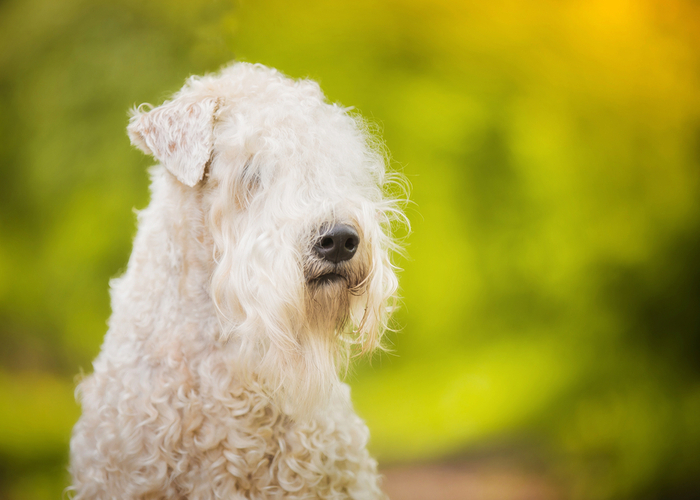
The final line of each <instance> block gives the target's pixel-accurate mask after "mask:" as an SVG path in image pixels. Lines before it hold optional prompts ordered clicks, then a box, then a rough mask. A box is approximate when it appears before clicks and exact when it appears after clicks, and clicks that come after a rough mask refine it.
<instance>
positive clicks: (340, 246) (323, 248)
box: [306, 224, 360, 286]
mask: <svg viewBox="0 0 700 500" xmlns="http://www.w3.org/2000/svg"><path fill="white" fill-rule="evenodd" d="M359 246H360V235H359V234H358V232H357V230H356V229H355V228H354V227H353V226H351V225H348V224H335V225H333V226H330V227H328V226H326V227H323V228H321V231H320V234H319V236H318V239H317V240H316V244H315V245H314V246H313V249H312V251H313V258H312V259H311V260H310V262H308V263H307V266H306V275H307V279H308V280H309V282H310V283H314V284H316V285H327V284H330V283H336V282H340V281H345V282H348V284H349V285H350V286H354V284H355V282H356V281H357V276H355V274H356V272H357V270H354V267H356V266H354V265H353V263H352V262H351V260H352V258H353V257H354V256H355V254H356V253H357V249H358V248H359Z"/></svg>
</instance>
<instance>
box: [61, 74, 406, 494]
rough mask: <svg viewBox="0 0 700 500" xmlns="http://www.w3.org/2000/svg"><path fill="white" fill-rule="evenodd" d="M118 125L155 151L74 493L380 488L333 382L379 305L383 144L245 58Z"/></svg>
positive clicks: (367, 347)
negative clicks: (146, 201) (147, 193)
mask: <svg viewBox="0 0 700 500" xmlns="http://www.w3.org/2000/svg"><path fill="white" fill-rule="evenodd" d="M127 130H128V135H129V137H130V139H131V141H132V143H133V144H134V145H135V146H136V147H138V148H139V149H141V150H142V151H143V152H145V153H147V154H149V155H152V156H153V157H154V158H155V159H156V160H157V161H158V162H159V164H158V165H156V166H155V167H153V169H152V170H151V202H150V204H149V206H148V207H147V208H145V209H144V210H142V211H141V212H140V213H139V214H138V231H137V234H136V237H135V240H134V245H133V252H132V254H131V257H130V259H129V263H128V266H127V269H126V272H125V273H124V275H123V276H121V277H119V278H117V279H114V280H113V281H112V282H111V299H112V316H111V318H110V320H109V325H108V326H109V329H108V332H107V334H106V336H105V339H104V343H103V346H102V349H101V352H100V354H99V355H98V357H97V359H96V360H95V362H94V373H92V374H91V375H89V376H87V377H85V378H84V379H83V380H82V381H81V382H80V383H79V385H78V389H77V391H76V393H77V397H78V399H79V401H80V403H81V405H82V416H81V417H80V419H79V421H78V422H77V424H76V425H75V428H74V430H73V434H72V438H71V465H70V471H71V475H72V477H73V485H72V486H71V488H70V489H71V490H72V496H73V498H74V499H75V500H83V499H91V500H95V499H120V500H127V499H143V500H146V499H149V500H151V499H153V500H155V499H198V500H206V499H212V500H213V499H272V498H274V499H282V498H284V499H302V498H303V499H311V498H314V499H317V498H318V499H346V498H347V499H367V500H370V499H381V498H385V497H384V494H383V493H382V491H381V487H380V475H379V474H378V472H377V464H376V461H375V460H374V459H373V458H372V457H371V456H370V455H369V453H368V452H367V449H366V444H367V441H368V438H369V432H368V429H367V427H366V425H365V424H364V422H363V421H362V420H361V419H360V418H359V417H358V416H357V415H356V414H355V412H354V411H353V408H352V404H351V400H350V389H349V387H348V386H347V385H346V384H344V383H343V382H341V379H340V374H342V373H343V372H344V371H345V370H346V368H347V365H348V362H349V360H350V358H352V357H353V356H354V355H355V354H360V353H369V352H371V351H373V350H375V349H377V348H381V342H380V341H381V338H382V335H383V333H384V332H385V331H386V329H387V327H388V322H389V317H390V315H391V312H392V310H393V308H394V307H395V301H396V290H397V286H398V282H397V277H396V267H395V266H394V265H393V264H392V260H391V259H392V258H393V255H394V253H395V252H396V251H398V250H399V246H398V244H397V239H396V238H395V237H394V236H392V233H395V232H396V231H395V228H396V224H397V222H398V223H399V224H400V223H401V221H402V220H404V216H403V214H402V211H401V204H400V201H399V200H398V199H397V198H396V197H393V196H390V195H388V194H387V193H388V192H389V191H391V188H390V186H393V185H395V184H396V183H397V182H400V175H399V174H395V173H394V174H392V173H390V172H388V171H387V168H386V160H385V156H386V155H385V153H384V151H383V149H382V146H381V143H380V142H379V141H377V140H376V139H374V138H373V134H372V133H370V131H369V127H368V126H367V125H366V124H365V122H364V121H363V120H362V119H361V118H360V117H359V116H358V115H357V114H356V113H352V112H351V110H350V109H348V108H343V107H341V106H339V105H337V104H330V103H328V101H327V100H326V98H325V97H324V95H323V93H322V92H321V90H320V88H319V86H318V85H317V84H316V83H315V82H313V81H310V80H293V79H290V78H288V77H286V76H284V75H282V74H281V73H279V72H278V71H276V70H274V69H270V68H267V67H265V66H262V65H253V64H248V63H235V64H232V65H230V66H228V67H225V68H224V69H222V70H221V71H220V72H219V73H218V74H214V75H207V76H203V77H191V78H190V79H188V80H187V82H186V84H185V86H184V87H183V88H182V90H180V91H179V92H178V93H176V94H175V95H174V96H173V98H172V99H171V100H169V101H166V102H165V103H164V104H162V105H161V106H159V107H156V108H150V107H149V106H147V105H142V106H140V107H139V108H137V109H135V110H134V111H133V114H132V117H131V119H130V122H129V126H128V129H127ZM392 228H393V229H392Z"/></svg>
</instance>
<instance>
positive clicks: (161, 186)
mask: <svg viewBox="0 0 700 500" xmlns="http://www.w3.org/2000/svg"><path fill="white" fill-rule="evenodd" d="M151 190H152V199H151V203H150V205H149V206H148V207H147V208H145V209H144V210H143V211H141V212H140V213H139V215H138V221H139V222H138V232H137V234H136V238H135V239H134V247H133V251H132V254H131V257H130V259H129V264H128V267H127V270H126V273H125V274H124V276H122V277H121V278H118V279H116V280H114V281H113V283H112V311H113V316H112V320H111V321H110V323H111V325H113V326H116V325H130V328H131V329H132V330H133V331H132V332H130V333H129V334H131V335H136V336H138V337H141V338H142V340H144V341H152V340H154V339H160V340H159V341H161V340H162V341H163V342H167V341H168V340H169V339H170V338H172V336H174V335H178V336H181V335H183V330H184V331H185V332H187V331H188V330H192V335H198V336H201V335H202V334H204V333H206V332H201V331H195V330H201V329H202V325H205V328H215V327H216V321H215V318H216V314H215V311H214V306H213V304H212V301H211V298H210V297H209V292H208V283H209V277H210V276H211V269H210V266H211V265H212V262H211V260H212V259H211V243H210V242H209V238H208V236H207V235H206V229H205V224H204V221H203V215H202V209H201V202H200V199H199V198H200V196H199V193H198V192H197V190H195V189H192V188H187V187H186V186H183V185H181V184H180V183H178V182H177V181H176V180H175V179H174V178H173V177H172V176H171V175H170V174H169V173H168V172H166V171H165V170H164V169H162V168H156V169H154V172H153V182H152V186H151ZM183 214H188V216H187V217H183ZM117 318H118V319H117ZM144 318H149V321H150V322H151V324H145V323H144ZM153 318H157V320H155V321H154V320H153ZM210 323H211V324H210ZM188 325H190V328H188ZM195 325H197V326H196V327H195ZM121 328H124V327H123V326H122V327H121ZM127 328H129V327H127ZM112 329H114V328H112ZM125 333H126V332H125Z"/></svg>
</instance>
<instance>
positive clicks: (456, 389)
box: [0, 0, 700, 500]
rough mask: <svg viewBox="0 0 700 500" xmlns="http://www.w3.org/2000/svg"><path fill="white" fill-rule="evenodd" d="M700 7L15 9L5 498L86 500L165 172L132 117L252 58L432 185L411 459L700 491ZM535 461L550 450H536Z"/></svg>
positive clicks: (423, 229)
mask: <svg viewBox="0 0 700 500" xmlns="http://www.w3.org/2000/svg"><path fill="white" fill-rule="evenodd" d="M699 14H700V11H699V10H698V7H697V5H696V3H694V2H691V1H690V0H687V1H685V0H669V1H666V0H663V1H662V0H642V1H631V0H570V1H555V0H540V1H534V0H533V1H525V2H519V1H509V0H492V1H456V0H454V1H451V0H436V1H435V0H434V1H427V0H422V1H418V0H379V1H369V0H355V1H352V2H350V1H348V2H328V1H322V0H307V1H304V2H301V1H298V2H295V1H289V0H274V1H270V0H264V1H263V0H259V1H250V0H245V1H244V0H240V2H239V3H230V2H227V1H224V0H177V1H172V0H168V1H166V0H155V1H146V2H144V1H135V0H112V1H110V2H101V1H97V0H61V1H56V0H6V1H5V2H2V3H1V4H0V109H1V110H2V112H0V169H1V170H0V171H1V173H2V181H1V182H0V498H9V499H28V500H31V499H43V498H47V499H48V498H58V496H59V495H60V491H61V489H62V488H63V487H65V486H66V485H67V481H68V479H67V476H66V473H65V465H66V454H67V443H68V439H69V434H70V428H71V426H72V423H73V422H74V421H75V419H76V418H77V414H78V408H77V407H76V405H75V404H74V402H73V396H72V387H73V377H74V376H75V375H76V374H77V373H78V372H79V371H80V370H81V369H82V370H84V371H89V370H90V361H91V359H92V358H93V357H94V356H95V355H96V354H97V352H98V349H99V345H100V342H101V339H102V335H103V334H104V332H105V329H106V326H105V321H106V319H107V317H108V315H109V302H108V295H107V286H108V280H109V278H110V277H114V276H116V275H118V274H119V273H120V272H121V271H122V270H123V269H124V266H125V263H126V259H127V257H128V254H129V248H130V240H131V237H132V236H133V234H134V216H133V213H132V208H134V207H136V208H142V207H143V206H144V205H145V204H146V203H147V176H146V173H145V170H146V167H147V166H148V164H149V160H148V159H147V158H145V157H143V155H141V154H140V153H139V152H138V151H136V150H134V149H132V148H131V147H130V146H129V144H128V140H127V138H126V135H125V133H124V128H125V126H126V122H127V114H126V112H127V110H128V109H129V108H130V107H131V106H133V105H134V104H139V103H141V102H151V103H159V102H160V101H162V100H163V99H164V98H166V97H167V96H168V93H169V92H172V91H175V90H177V89H178V88H179V87H180V86H181V84H182V82H183V81H184V79H185V77H187V76H188V75H189V74H193V73H195V74H201V73H203V72H205V71H213V70H216V69H217V68H218V67H219V66H220V65H221V64H223V63H225V62H227V61H229V60H231V59H233V58H239V59H242V60H247V61H252V62H262V63H265V64H267V65H270V66H274V67H277V68H279V69H280V70H282V71H284V72H285V73H287V74H289V75H290V76H293V77H304V76H309V77H311V78H313V79H316V80H318V81H319V82H320V83H321V86H322V88H323V89H324V90H325V91H326V93H327V95H328V96H329V98H330V99H331V100H332V101H338V102H341V103H343V104H345V105H354V106H356V107H357V108H358V109H359V110H360V112H361V113H362V114H363V115H365V116H367V117H369V118H370V119H371V120H374V121H375V122H376V123H377V124H378V125H379V127H380V128H381V129H382V130H383V134H384V137H385V140H386V142H387V146H388V148H389V150H390V151H391V152H392V155H393V161H394V165H395V167H397V168H399V169H401V170H403V172H404V173H405V175H406V176H407V178H408V179H409V181H410V182H411V184H412V186H413V187H412V193H411V198H412V200H413V202H414V203H413V204H411V205H409V206H408V208H407V211H408V215H409V217H410V219H411V221H412V225H413V233H412V234H411V235H410V236H409V237H408V238H407V240H406V241H407V244H408V255H409V258H408V259H402V260H401V261H400V262H399V264H400V265H401V266H402V267H403V268H404V269H405V271H404V272H403V274H402V296H403V303H402V309H401V311H400V313H399V314H398V315H397V321H396V324H397V326H398V327H399V330H400V332H399V333H397V334H392V335H391V336H390V341H391V343H392V344H393V351H394V354H392V355H384V356H382V357H380V358H376V359H375V360H374V361H373V363H372V364H371V366H370V364H368V363H366V362H365V363H363V364H362V365H361V366H360V367H359V368H358V369H357V370H356V371H355V372H354V374H353V375H351V377H350V382H351V384H352V385H353V394H354V399H355V401H356V406H357V409H358V411H359V412H360V414H361V415H362V416H364V417H365V418H366V420H367V422H368V424H369V426H370V428H371V430H372V436H373V437H372V443H371V445H372V448H373V452H374V453H375V454H376V455H378V457H379V459H380V460H382V461H383V462H384V463H388V462H392V461H410V460H428V459H436V458H441V457H445V456H457V455H463V454H464V455H469V453H471V452H473V450H475V449H489V448H493V447H494V446H496V445H495V444H494V443H497V446H496V447H497V448H498V449H499V450H506V451H501V453H508V451H507V450H508V449H511V448H521V447H523V446H525V447H527V448H530V449H532V450H534V452H535V453H536V454H537V455H538V457H539V458H540V459H541V460H544V462H545V463H546V464H547V467H548V469H549V470H550V471H551V473H552V474H555V475H556V476H558V477H559V478H560V480H561V481H562V484H565V485H566V486H567V488H569V489H570V491H571V496H572V497H573V498H580V499H613V498H620V499H624V498H630V499H631V498H639V497H640V496H642V495H643V496H644V497H645V498H668V497H669V496H670V495H673V494H687V495H691V496H692V495H693V494H700V481H698V477H700V461H699V459H698V457H700V368H699V367H698V366H699V365H698V359H699V356H700V218H699V216H700V206H699V202H700V197H699V196H698V195H699V194H700V184H699V180H700V179H699V175H700V146H698V140H699V139H700V93H699V92H698V81H700V80H699V77H700V70H699V69H698V68H699V67H698V54H700V51H699V50H698V49H699V44H700V38H698V33H700V23H699V22H698V19H700V17H699ZM523 443H526V444H525V445H523Z"/></svg>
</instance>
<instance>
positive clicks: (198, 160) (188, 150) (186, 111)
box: [126, 96, 219, 187]
mask: <svg viewBox="0 0 700 500" xmlns="http://www.w3.org/2000/svg"><path fill="white" fill-rule="evenodd" d="M218 107H219V99H216V98H212V97H208V98H204V99H199V100H195V101H193V100H192V99H191V98H190V99H186V98H185V96H182V97H177V98H176V99H174V100H172V101H167V102H165V103H164V104H163V105H161V106H159V107H157V108H155V109H152V110H150V111H142V110H141V107H139V108H138V109H136V110H135V111H134V114H133V116H132V117H131V120H129V126H128V127H127V129H126V130H127V132H128V134H129V138H130V139H131V143H132V144H133V145H134V146H136V147H138V148H139V149H141V151H143V152H144V153H148V154H151V155H153V156H154V158H156V159H157V160H158V161H160V162H161V164H163V165H164V166H165V168H167V169H168V170H169V171H170V172H171V173H172V174H173V175H175V177H177V178H178V180H179V181H180V182H182V183H183V184H186V185H188V186H190V187H193V186H195V185H196V184H197V183H198V182H199V181H200V180H202V177H203V176H204V168H205V167H206V165H207V163H208V162H209V160H210V159H211V155H212V150H213V147H214V118H215V114H216V111H217V108H218Z"/></svg>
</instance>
